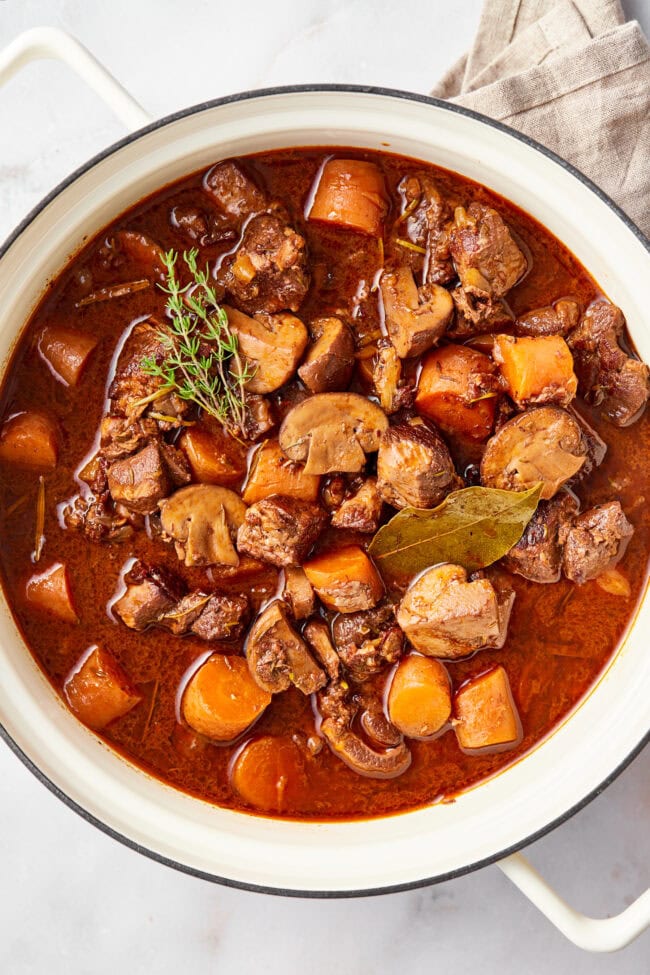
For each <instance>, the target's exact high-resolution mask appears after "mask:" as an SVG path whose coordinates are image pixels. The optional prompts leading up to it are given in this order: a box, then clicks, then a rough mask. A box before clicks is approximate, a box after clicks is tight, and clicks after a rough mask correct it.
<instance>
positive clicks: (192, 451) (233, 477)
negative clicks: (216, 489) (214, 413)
mask: <svg viewBox="0 0 650 975" xmlns="http://www.w3.org/2000/svg"><path fill="white" fill-rule="evenodd" d="M178 445H179V447H181V448H182V449H183V450H184V451H185V453H186V454H187V459H188V461H189V465H190V470H191V471H192V474H193V476H194V480H195V481H198V482H199V483H200V484H219V485H221V486H222V487H228V488H232V487H238V486H239V485H240V484H241V482H242V481H243V479H244V477H245V475H246V466H247V458H246V448H245V447H243V446H242V445H241V444H240V443H238V442H237V441H236V440H235V438H234V437H232V436H231V435H230V434H229V433H227V432H226V431H225V430H224V429H223V427H222V426H221V425H220V424H219V423H217V422H212V421H211V420H205V419H204V420H202V421H201V422H200V423H199V424H197V425H196V426H195V427H188V429H186V430H185V431H184V432H183V435H182V436H181V438H180V440H179V442H178Z"/></svg>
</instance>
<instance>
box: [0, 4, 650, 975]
mask: <svg viewBox="0 0 650 975" xmlns="http://www.w3.org/2000/svg"><path fill="white" fill-rule="evenodd" d="M624 5H625V7H626V10H627V11H628V13H629V15H630V16H636V17H637V18H638V19H640V20H641V23H642V24H643V26H644V28H645V30H646V33H649V32H650V0H624ZM480 6H481V0H444V2H442V0H410V2H408V3H407V4H406V3H405V4H398V3H395V2H393V0H391V2H388V0H288V2H287V0H284V2H283V0H280V2H279V3H270V2H269V0H237V2H232V0H229V2H224V0H186V2H177V3H176V2H173V0H139V2H138V0H108V2H102V3H99V2H92V0H77V2H73V0H67V2H66V0H51V2H47V0H32V2H29V0H0V45H4V44H6V43H7V42H8V41H10V40H11V39H12V38H13V37H14V36H16V35H17V34H18V33H19V32H20V31H21V30H24V29H26V28H28V27H33V26H36V25H39V24H53V25H57V26H60V27H64V28H66V29H68V30H70V31H72V32H73V33H75V34H76V35H77V36H78V37H79V38H80V39H81V40H82V41H83V42H84V43H85V44H86V45H87V46H88V47H89V48H90V49H91V50H92V51H93V52H94V53H95V54H96V55H97V57H99V59H100V60H102V61H103V62H104V63H105V64H106V65H107V66H108V67H109V68H110V70H111V71H113V72H114V73H115V74H116V75H117V77H118V78H119V79H120V80H121V81H122V82H123V83H124V84H125V85H126V86H127V88H129V89H130V90H131V91H132V92H133V94H134V95H135V96H136V97H137V98H138V99H139V100H140V101H141V102H142V104H143V105H144V106H145V107H146V108H147V109H149V110H150V111H151V112H152V113H153V114H154V115H162V114H165V113H167V112H170V111H173V110H175V109H178V108H182V107H184V106H186V105H191V104H193V103H195V102H199V101H203V100H205V99H208V98H212V97H216V96H218V95H222V94H225V93H228V92H234V91H238V90H243V89H249V88H254V87H259V86H263V85H273V84H289V83H295V82H309V81H312V82H313V81H337V82H357V83H363V84H377V85H385V86H388V87H391V86H392V87H396V88H407V89H412V90H414V91H420V92H426V91H427V90H428V88H429V87H430V86H431V84H432V82H433V81H434V79H435V78H436V77H437V76H438V75H439V74H441V73H442V71H443V70H444V69H445V68H446V67H447V66H448V65H449V64H451V62H452V61H454V60H455V58H456V57H457V56H458V55H459V54H460V53H461V52H462V51H463V50H464V49H465V48H466V47H467V46H468V44H469V43H470V41H471V38H472V36H473V34H474V31H475V28H476V25H477V22H478V16H479V11H480ZM400 9H401V10H404V11H406V10H407V11H408V13H404V14H403V15H400V14H399V13H398V11H399V10H400ZM123 134H124V132H123V130H122V129H121V127H120V125H119V123H117V122H116V121H115V120H114V119H113V118H112V117H111V115H110V114H109V112H108V111H107V109H106V108H105V107H104V106H103V105H102V104H100V103H99V102H98V101H97V99H96V98H95V97H94V95H92V94H91V93H90V92H88V91H86V90H84V88H83V87H82V86H81V84H80V82H79V81H78V80H77V79H76V78H74V77H73V76H71V74H70V73H69V72H68V71H67V69H66V68H64V67H63V66H61V65H59V64H56V63H43V64H38V65H32V66H30V67H29V68H27V69H26V70H25V71H24V72H23V73H22V74H21V75H20V76H19V77H18V78H16V79H14V80H13V81H12V82H11V83H10V84H9V85H8V86H7V87H6V88H5V89H4V90H0V238H3V237H4V236H5V235H6V234H7V233H8V232H9V231H10V230H11V229H12V227H13V226H14V225H15V223H17V222H18V220H20V219H21V218H22V217H23V216H24V215H25V213H26V212H27V211H28V210H29V209H30V208H31V207H32V206H33V205H34V204H35V203H36V202H38V200H39V199H40V198H41V197H42V196H43V195H44V194H45V193H46V192H47V191H48V190H50V189H51V188H52V187H53V186H54V185H55V184H56V183H57V182H58V181H59V180H60V179H61V178H62V177H64V176H65V175H67V174H68V173H69V172H70V171H71V170H72V169H73V168H74V167H75V166H77V165H79V164H80V163H82V162H84V161H85V160H86V159H87V158H88V157H89V156H90V155H92V154H94V153H95V152H97V151H99V150H100V149H102V148H104V147H105V146H106V145H108V144H109V143H110V142H112V141H114V140H115V139H117V138H119V137H120V136H121V135H123ZM649 825H650V750H648V749H646V752H645V753H644V754H643V755H641V756H640V757H639V758H638V759H637V760H636V762H634V764H633V765H632V766H631V767H630V768H628V769H627V770H626V771H625V772H624V773H623V774H622V775H621V777H620V778H619V779H618V780H617V782H616V783H615V784H614V785H613V786H611V787H610V788H609V789H608V790H607V792H606V793H605V794H604V795H602V796H601V797H600V798H598V799H597V800H596V801H595V802H593V803H592V804H591V805H590V806H589V807H588V808H587V809H585V810H583V811H582V812H581V813H579V814H578V815H577V816H576V817H574V818H573V819H572V820H571V821H570V822H568V823H566V824H565V825H564V826H562V827H561V828H560V829H558V830H556V831H555V832H554V833H553V834H551V835H550V836H548V837H546V838H545V839H544V840H542V841H540V842H538V843H536V844H535V845H534V846H533V847H531V848H530V850H529V853H530V857H531V859H532V860H533V862H534V863H535V864H536V865H537V866H538V868H540V869H541V870H542V872H543V873H544V874H545V875H546V876H547V877H548V878H549V879H550V880H551V881H552V882H553V884H555V885H556V886H557V887H558V889H559V890H560V891H562V893H563V894H564V895H565V896H566V897H567V898H568V899H569V901H570V902H571V903H573V904H574V905H575V906H577V907H579V908H580V909H581V910H584V911H587V912H591V913H593V914H605V913H607V912H608V911H609V912H613V911H615V910H617V909H621V908H622V906H623V905H625V904H627V903H629V902H630V901H631V900H632V899H633V898H634V897H635V896H636V895H638V894H639V893H640V892H641V891H642V890H643V889H644V887H646V886H647V885H648V882H649V881H650V869H649V865H650V830H649V828H648V827H649ZM422 855H423V857H426V850H423V851H422ZM0 858H1V859H0V972H1V973H2V975H27V973H38V975H41V973H45V972H47V973H48V975H60V973H73V975H78V973H84V975H85V973H92V975H104V973H106V975H108V973H111V975H112V973H115V972H124V973H129V975H131V973H134V975H139V973H145V972H146V973H150V972H153V973H156V975H166V973H176V972H177V971H187V972H192V973H193V975H194V973H197V975H200V973H204V972H212V971H215V972H216V971H219V972H223V973H225V972H227V973H230V972H238V973H240V972H241V973H246V975H248V973H255V975H257V973H259V972H264V973H269V975H275V973H283V975H287V973H291V975H293V973H294V972H298V971H300V970H306V971H309V972H310V973H312V975H330V973H331V972H332V970H333V971H334V972H335V973H336V975H361V973H363V975H373V973H387V975H392V973H401V972H408V973H409V975H420V973H427V975H428V973H429V972H431V971H434V972H435V971H442V972H444V971H448V972H453V973H454V975H465V973H472V975H474V973H476V972H480V973H482V975H491V973H499V975H510V973H513V975H515V973H516V975H520V973H523V975H546V973H551V972H552V973H557V975H564V973H571V975H592V973H595V975H598V973H618V975H647V973H650V934H646V935H645V936H644V937H642V938H641V939H640V940H639V941H637V943H636V944H635V945H634V946H632V947H630V948H628V949H627V950H625V951H623V952H621V953H619V954H617V955H613V956H602V957H595V956H589V955H585V954H584V953H582V952H580V951H579V950H578V949H576V948H574V947H573V946H571V945H570V944H568V943H567V942H565V941H564V939H563V938H562V937H561V936H560V935H559V934H558V933H557V932H556V931H555V930H554V929H553V928H552V927H551V926H550V925H549V924H548V923H547V922H546V921H545V920H544V918H542V917H541V915H539V914H538V913H537V912H536V910H535V909H534V908H533V907H531V906H530V905H529V904H528V903H527V902H526V901H525V900H524V899H523V897H522V896H521V895H520V894H519V893H518V892H517V891H516V890H515V889H514V888H513V887H512V886H511V885H510V884H509V883H508V881H507V880H506V879H505V878H504V877H503V876H502V874H501V873H500V872H499V870H498V869H496V868H494V867H492V868H488V869H485V870H483V871H482V872H481V873H479V874H475V875H472V876H469V877H465V878H463V879H461V880H458V881H455V882H453V883H446V884H442V885H440V886H437V887H433V888H430V889H426V890H420V891H414V892H412V893H405V894H398V895H391V896H388V897H381V898H367V899H363V900H354V901H308V900H284V899H280V898H276V897H268V896H262V895H257V894H249V893H246V892H240V891H234V890H227V889H225V888H220V887H216V886H212V885H210V884H207V883H204V882H202V881H199V880H195V879H193V878H191V877H186V876H183V875H181V874H178V873H175V872H173V871H172V870H169V869H168V868H166V867H162V866H159V865H158V864H156V863H153V862H151V861H149V860H146V859H145V858H143V857H140V856H138V855H137V854H135V853H133V852H131V851H130V850H127V849H126V848H124V847H122V846H120V845H119V844H117V843H115V842H114V841H113V840H111V839H109V838H108V837H106V836H104V835H103V834H102V833H100V832H99V831H97V830H96V829H94V828H93V827H91V826H89V825H88V824H87V823H85V822H84V821H83V820H82V819H80V818H79V817H77V816H75V815H74V814H73V813H72V812H70V811H69V810H68V809H67V808H66V807H65V806H64V805H62V804H61V803H60V802H59V801H58V800H57V799H55V798H54V797H53V796H52V795H50V793H49V792H47V791H46V790H45V789H44V788H43V787H42V786H41V785H40V784H39V783H38V782H37V781H36V780H35V779H34V778H33V777H32V776H31V775H30V773H29V772H28V771H27V770H26V769H25V768H24V767H23V766H22V765H21V764H20V763H19V762H18V761H17V759H16V758H14V756H13V755H12V754H11V753H10V752H9V751H8V750H7V749H6V748H4V747H1V746H0Z"/></svg>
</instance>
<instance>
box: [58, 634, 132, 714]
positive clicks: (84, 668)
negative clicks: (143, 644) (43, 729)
mask: <svg viewBox="0 0 650 975" xmlns="http://www.w3.org/2000/svg"><path fill="white" fill-rule="evenodd" d="M63 690H64V693H65V697H66V700H67V702H68V704H69V705H70V708H71V710H72V711H74V713H75V714H76V715H77V717H78V718H80V719H81V721H83V723H84V724H87V725H88V727H89V728H94V730H95V731H101V729H102V728H105V727H106V726H107V725H108V724H110V723H111V721H116V720H117V718H121V717H123V716H124V715H125V714H127V712H129V711H130V710H131V708H134V707H135V706H136V704H139V703H140V701H141V700H142V697H141V695H140V694H139V693H138V691H137V690H136V688H135V687H134V686H133V684H132V683H131V679H130V678H129V676H128V675H127V674H126V672H125V671H124V670H123V668H122V667H121V666H120V664H119V663H118V662H117V660H116V659H115V657H114V656H113V654H112V653H109V651H108V650H103V649H102V648H101V647H93V648H92V650H91V652H90V653H89V654H88V656H87V657H86V658H85V659H84V661H83V663H82V664H81V667H80V668H79V669H78V670H76V671H75V672H74V673H73V674H71V675H70V677H68V679H67V681H66V682H65V685H64V688H63Z"/></svg>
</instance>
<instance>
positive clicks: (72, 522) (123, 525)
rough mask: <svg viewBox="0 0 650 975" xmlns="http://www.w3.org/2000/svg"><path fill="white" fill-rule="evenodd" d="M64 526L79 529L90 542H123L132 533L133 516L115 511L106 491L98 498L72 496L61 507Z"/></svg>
mask: <svg viewBox="0 0 650 975" xmlns="http://www.w3.org/2000/svg"><path fill="white" fill-rule="evenodd" d="M63 523H64V524H65V526H66V528H71V529H73V530H74V531H81V532H83V533H84V535H85V536H86V538H88V539H89V540H90V541H91V542H124V541H126V540H127V539H129V538H131V536H132V535H133V517H132V516H130V515H129V514H128V513H127V512H126V511H124V510H123V511H115V509H114V508H113V506H112V504H111V502H110V498H109V495H108V493H106V494H105V495H102V496H100V497H98V498H80V497H76V498H74V499H73V500H72V501H71V502H70V503H69V504H68V505H66V506H65V508H64V509H63Z"/></svg>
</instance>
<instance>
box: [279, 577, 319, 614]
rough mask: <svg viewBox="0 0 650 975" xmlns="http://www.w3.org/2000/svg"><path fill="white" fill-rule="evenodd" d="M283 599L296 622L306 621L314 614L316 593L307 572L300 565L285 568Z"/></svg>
mask: <svg viewBox="0 0 650 975" xmlns="http://www.w3.org/2000/svg"><path fill="white" fill-rule="evenodd" d="M282 598H283V599H284V601H285V603H286V604H287V606H288V607H289V612H290V613H291V615H292V616H293V618H294V620H305V619H307V617H308V616H311V614H312V613H313V612H314V609H315V608H316V593H315V592H314V589H313V586H312V584H311V582H310V581H309V579H308V578H307V576H306V575H305V570H304V569H303V568H301V567H300V566H299V565H287V566H285V569H284V590H283V592H282Z"/></svg>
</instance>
